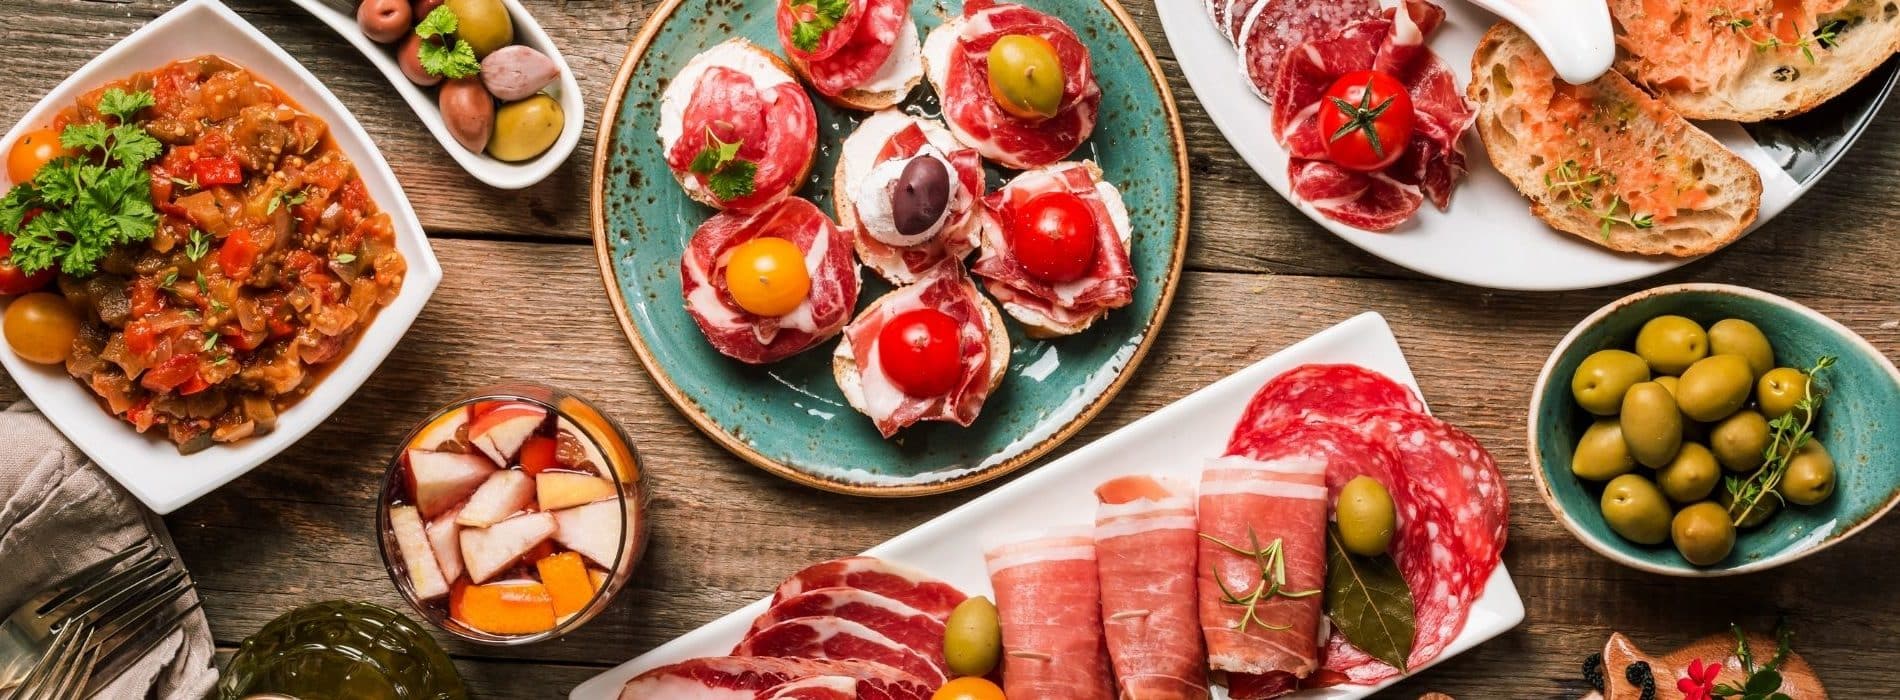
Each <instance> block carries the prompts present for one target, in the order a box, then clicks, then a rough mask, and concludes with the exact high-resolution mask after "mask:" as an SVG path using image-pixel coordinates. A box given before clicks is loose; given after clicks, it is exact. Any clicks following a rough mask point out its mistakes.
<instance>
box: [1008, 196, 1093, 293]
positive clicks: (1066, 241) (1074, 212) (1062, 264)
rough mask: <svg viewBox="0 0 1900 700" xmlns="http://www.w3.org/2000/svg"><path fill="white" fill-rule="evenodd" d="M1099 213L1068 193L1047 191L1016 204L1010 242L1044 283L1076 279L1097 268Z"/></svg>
mask: <svg viewBox="0 0 1900 700" xmlns="http://www.w3.org/2000/svg"><path fill="white" fill-rule="evenodd" d="M1095 241H1096V235H1095V212H1094V211H1093V210H1091V209H1089V205H1088V202H1084V201H1082V198H1081V197H1077V196H1075V195H1073V194H1069V193H1068V192H1045V193H1043V194H1039V195H1036V196H1034V197H1031V198H1030V199H1029V201H1027V202H1024V203H1023V204H1022V206H1019V207H1016V211H1015V212H1014V213H1013V215H1012V217H1011V219H1010V222H1009V245H1010V249H1011V250H1013V251H1015V253H1016V261H1017V262H1018V263H1021V264H1022V266H1023V269H1025V270H1028V271H1029V274H1030V275H1033V276H1035V277H1036V278H1037V279H1040V280H1042V281H1044V282H1074V281H1075V280H1078V279H1081V278H1082V276H1083V275H1086V274H1088V273H1089V270H1090V269H1092V268H1094V267H1095V248H1096V242H1095Z"/></svg>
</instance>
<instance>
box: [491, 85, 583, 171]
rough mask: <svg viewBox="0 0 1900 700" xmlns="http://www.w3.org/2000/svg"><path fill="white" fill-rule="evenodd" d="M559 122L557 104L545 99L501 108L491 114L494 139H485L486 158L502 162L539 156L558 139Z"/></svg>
mask: <svg viewBox="0 0 1900 700" xmlns="http://www.w3.org/2000/svg"><path fill="white" fill-rule="evenodd" d="M563 119H565V115H563V114H562V113H561V103H559V102H555V101H554V98H552V97H548V96H547V95H535V96H534V97H530V98H528V99H525V100H522V101H520V102H515V103H512V104H506V105H502V107H501V111H499V112H496V113H495V135H494V136H491V137H489V139H488V154H489V155H492V156H494V157H496V158H498V159H500V160H506V161H517V160H527V159H529V158H533V157H535V156H538V155H541V154H542V153H544V152H546V151H547V150H548V147H550V146H553V145H554V140H555V139H558V138H560V137H561V122H562V120H563Z"/></svg>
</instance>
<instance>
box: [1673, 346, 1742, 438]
mask: <svg viewBox="0 0 1900 700" xmlns="http://www.w3.org/2000/svg"><path fill="white" fill-rule="evenodd" d="M1754 379H1755V375H1754V373H1752V372H1750V371H1749V369H1748V360H1745V359H1742V356H1741V355H1713V356H1710V357H1706V358H1703V359H1702V360H1700V361H1698V362H1696V363H1695V364H1694V365H1691V366H1690V367H1689V369H1688V370H1687V371H1684V372H1683V373H1682V382H1681V384H1679V385H1677V387H1676V395H1677V397H1678V403H1679V405H1680V406H1681V408H1682V414H1683V415H1685V416H1688V417H1690V418H1693V419H1695V420H1699V421H1702V422H1704V423H1713V422H1715V421H1719V420H1722V419H1723V418H1727V417H1729V415H1730V414H1732V413H1734V412H1735V411H1736V409H1739V408H1741V407H1742V404H1743V403H1745V402H1747V401H1748V389H1749V386H1750V385H1752V384H1753V383H1754Z"/></svg>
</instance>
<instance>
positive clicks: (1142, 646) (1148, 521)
mask: <svg viewBox="0 0 1900 700" xmlns="http://www.w3.org/2000/svg"><path fill="white" fill-rule="evenodd" d="M1095 496H1096V499H1097V500H1098V501H1099V503H1100V506H1099V507H1098V508H1097V509H1096V515H1095V556H1096V568H1097V570H1098V572H1099V578H1100V579H1101V589H1102V634H1103V636H1104V637H1105V638H1106V640H1107V643H1108V656H1109V660H1110V661H1111V662H1112V663H1113V665H1114V669H1115V680H1116V690H1117V692H1118V693H1119V697H1123V698H1140V699H1141V700H1193V699H1201V700H1204V699H1205V698H1207V697H1208V691H1207V671H1206V666H1207V651H1206V648H1205V647H1204V646H1203V645H1202V643H1201V622H1200V617H1199V614H1198V610H1199V604H1198V602H1197V600H1196V596H1197V592H1196V590H1195V584H1196V577H1195V569H1196V566H1195V562H1196V559H1197V558H1198V557H1199V547H1200V538H1199V537H1198V536H1197V535H1196V528H1195V519H1194V508H1195V504H1194V489H1193V485H1192V484H1186V483H1181V482H1177V481H1172V480H1169V479H1166V478H1161V477H1153V476H1146V475H1138V476H1125V477H1121V478H1118V479H1113V480H1110V481H1108V482H1106V483H1103V484H1102V485H1101V486H1098V487H1096V489H1095Z"/></svg>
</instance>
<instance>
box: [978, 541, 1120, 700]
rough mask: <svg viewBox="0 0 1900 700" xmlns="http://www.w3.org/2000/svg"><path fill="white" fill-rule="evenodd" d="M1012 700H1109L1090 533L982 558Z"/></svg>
mask: <svg viewBox="0 0 1900 700" xmlns="http://www.w3.org/2000/svg"><path fill="white" fill-rule="evenodd" d="M984 559H985V561H986V562H987V563H988V566H989V571H990V585H991V586H992V587H993V588H995V589H996V610H997V617H998V621H999V622H1000V623H1001V625H1002V628H1003V692H1004V694H1005V695H1007V696H1009V697H1012V698H1062V699H1063V700H1112V699H1113V698H1115V697H1116V695H1115V689H1114V681H1113V679H1112V678H1111V677H1110V675H1109V662H1108V654H1107V650H1106V649H1105V647H1104V645H1103V639H1102V611H1101V604H1102V603H1101V587H1100V580H1099V578H1098V574H1097V572H1096V561H1095V536H1094V533H1093V532H1092V531H1089V530H1086V529H1083V530H1074V531H1054V532H1052V533H1050V534H1047V535H1043V536H1039V537H1034V538H1031V539H1025V540H1020V541H1014V542H1010V543H1008V544H1002V545H999V546H994V547H990V548H989V550H988V551H987V552H986V553H985V557H984Z"/></svg>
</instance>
